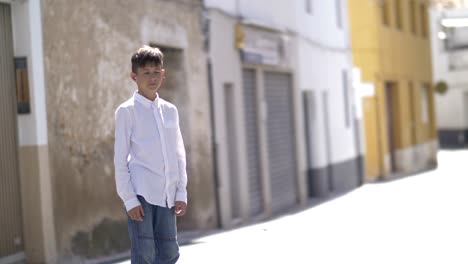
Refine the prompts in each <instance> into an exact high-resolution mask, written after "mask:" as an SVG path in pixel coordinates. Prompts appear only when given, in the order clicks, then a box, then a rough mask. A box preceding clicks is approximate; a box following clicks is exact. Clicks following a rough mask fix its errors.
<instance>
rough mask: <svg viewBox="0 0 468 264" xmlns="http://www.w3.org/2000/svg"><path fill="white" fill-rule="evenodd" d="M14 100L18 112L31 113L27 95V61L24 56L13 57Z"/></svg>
mask: <svg viewBox="0 0 468 264" xmlns="http://www.w3.org/2000/svg"><path fill="white" fill-rule="evenodd" d="M15 76H16V100H17V103H18V114H29V113H31V105H30V97H29V79H28V63H27V60H26V57H18V58H15Z"/></svg>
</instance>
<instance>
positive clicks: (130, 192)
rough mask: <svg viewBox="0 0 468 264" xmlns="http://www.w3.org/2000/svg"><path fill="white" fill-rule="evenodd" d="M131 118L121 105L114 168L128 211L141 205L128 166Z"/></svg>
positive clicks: (118, 113)
mask: <svg viewBox="0 0 468 264" xmlns="http://www.w3.org/2000/svg"><path fill="white" fill-rule="evenodd" d="M131 121H132V120H131V119H130V115H129V112H128V110H127V109H125V108H121V107H119V108H118V109H117V110H116V111H115V144H114V168H115V183H116V188H117V194H118V195H119V196H120V198H121V199H122V201H123V202H124V205H125V208H126V210H127V211H130V209H132V208H134V207H136V206H138V205H140V201H138V198H137V196H136V193H135V190H134V188H133V184H132V179H131V176H130V171H129V168H128V155H129V153H130V135H131V127H132V126H131Z"/></svg>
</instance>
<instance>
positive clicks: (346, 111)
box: [341, 70, 351, 127]
mask: <svg viewBox="0 0 468 264" xmlns="http://www.w3.org/2000/svg"><path fill="white" fill-rule="evenodd" d="M341 79H342V82H343V106H344V115H345V125H346V127H349V126H350V123H351V122H350V116H349V114H350V111H349V98H348V97H349V93H348V73H347V72H346V70H343V72H342V74H341Z"/></svg>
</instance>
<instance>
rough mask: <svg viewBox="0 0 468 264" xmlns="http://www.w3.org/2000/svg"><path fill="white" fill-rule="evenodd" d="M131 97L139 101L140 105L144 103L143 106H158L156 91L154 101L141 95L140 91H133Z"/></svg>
mask: <svg viewBox="0 0 468 264" xmlns="http://www.w3.org/2000/svg"><path fill="white" fill-rule="evenodd" d="M133 99H134V100H135V101H138V102H139V103H141V104H142V105H144V106H146V107H148V108H150V107H151V106H155V107H157V108H159V106H160V102H159V94H158V93H156V99H155V100H154V101H151V100H149V99H148V98H146V97H144V96H143V95H141V94H140V93H138V91H135V92H134V93H133Z"/></svg>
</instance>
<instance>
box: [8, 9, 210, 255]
mask: <svg viewBox="0 0 468 264" xmlns="http://www.w3.org/2000/svg"><path fill="white" fill-rule="evenodd" d="M202 11H203V5H202V2H201V1H196V0H185V1H175V2H172V1H140V2H139V4H134V3H126V2H119V4H118V5H115V2H113V1H98V2H96V1H73V2H70V1H66V2H64V1H59V2H57V1H49V0H43V1H28V0H24V1H23V0H20V1H10V0H2V1H0V16H1V17H0V28H1V31H0V34H2V35H1V37H0V50H1V52H0V69H1V74H2V75H1V78H0V81H1V82H2V83H1V85H0V92H1V96H0V100H1V101H2V102H1V104H0V105H2V109H3V110H2V111H1V114H0V115H1V117H2V120H6V121H5V122H2V124H1V135H2V137H0V138H1V141H0V142H1V146H2V147H1V152H0V164H1V165H0V172H1V176H2V178H1V181H2V182H1V184H0V185H1V187H0V188H1V195H2V197H3V198H2V199H0V210H1V217H0V219H1V220H0V221H1V222H0V224H1V225H2V226H7V227H8V228H7V229H5V228H2V230H1V231H0V232H1V233H0V234H1V235H0V262H2V263H4V262H14V261H18V260H22V259H25V260H26V262H27V263H83V262H84V261H88V260H95V259H105V258H106V257H108V256H113V257H115V256H117V255H118V254H128V250H129V247H130V244H129V240H128V235H127V224H126V222H127V216H126V212H125V209H124V207H123V204H122V202H121V201H120V199H119V198H118V196H117V194H116V190H115V181H114V173H113V140H114V111H115V109H116V108H117V106H118V105H119V104H120V103H121V102H123V101H125V100H126V99H128V98H129V97H130V96H131V95H132V93H133V91H134V90H135V89H136V86H135V84H134V83H133V82H132V81H131V80H130V78H129V73H130V71H131V65H130V56H131V54H132V53H133V52H134V51H135V50H136V49H137V48H139V47H140V46H141V45H153V46H158V47H160V48H161V49H162V50H163V52H164V53H165V62H166V63H165V68H166V71H167V75H166V77H167V81H166V85H165V87H164V88H163V89H162V91H161V94H160V95H161V97H162V98H164V99H166V100H168V101H170V102H173V103H175V104H176V105H177V106H178V109H179V115H180V122H181V128H182V131H183V137H184V141H185V146H186V150H187V159H188V160H187V170H188V175H189V185H188V192H189V211H188V214H187V215H186V216H184V217H183V218H179V220H180V221H179V230H193V229H197V230H204V229H212V228H216V227H217V225H218V223H217V222H218V219H217V212H216V199H215V192H214V191H215V185H214V182H215V181H214V176H213V163H212V147H211V131H212V130H211V122H210V99H209V98H210V97H209V89H208V74H207V64H206V53H205V48H204V44H205V39H204V34H203V25H204V22H203V17H202V14H203V12H202ZM15 88H16V89H15ZM15 90H16V94H15V93H14V91H15ZM4 135H5V136H4Z"/></svg>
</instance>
